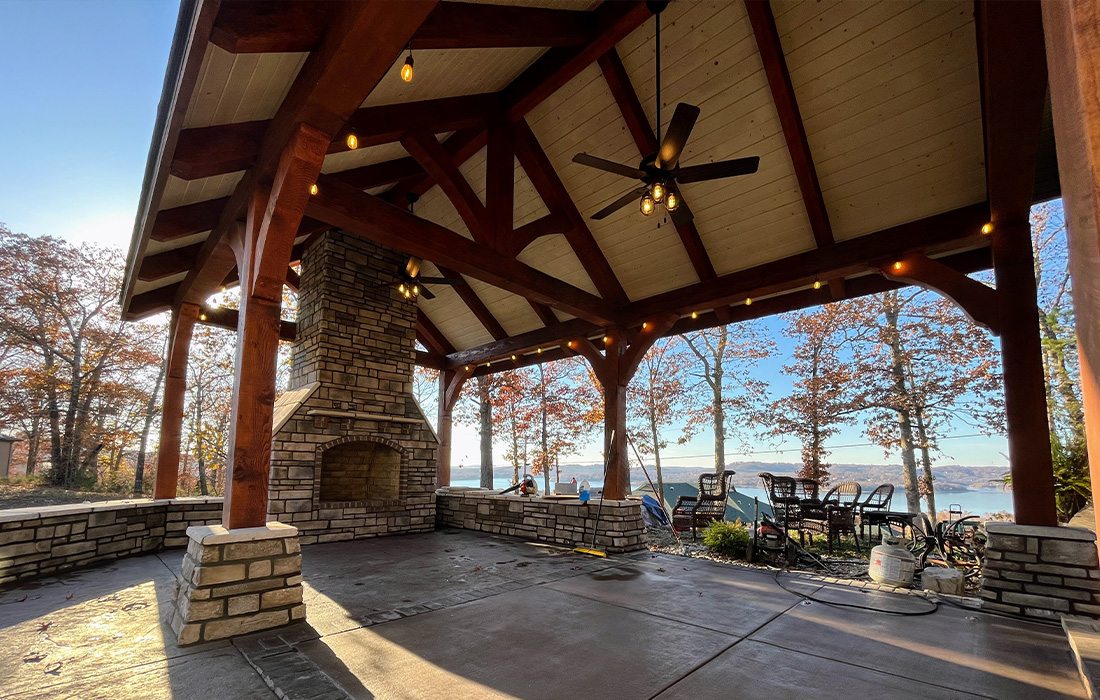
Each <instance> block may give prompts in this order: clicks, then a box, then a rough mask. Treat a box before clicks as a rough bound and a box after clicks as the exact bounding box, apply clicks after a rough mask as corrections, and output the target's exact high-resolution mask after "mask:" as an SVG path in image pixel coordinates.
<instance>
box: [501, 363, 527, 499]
mask: <svg viewBox="0 0 1100 700" xmlns="http://www.w3.org/2000/svg"><path fill="white" fill-rule="evenodd" d="M497 377H498V380H497V383H496V387H495V389H496V393H495V397H496V400H495V401H494V408H495V410H494V411H493V425H494V428H495V429H496V433H497V434H499V435H501V436H502V437H503V438H504V441H505V442H504V444H505V450H504V456H505V458H506V459H507V460H508V462H509V463H510V464H511V465H512V483H513V484H515V483H519V479H520V476H521V475H522V474H523V473H525V472H527V470H528V468H529V467H530V458H529V453H528V445H529V443H530V442H531V441H532V438H533V437H534V435H533V426H532V425H531V419H532V417H533V416H534V411H533V403H534V397H533V393H532V389H533V387H534V383H535V382H534V378H533V377H532V370H531V369H530V368H526V367H525V368H519V369H513V370H508V371H507V372H501V373H500V374H498V375H497Z"/></svg>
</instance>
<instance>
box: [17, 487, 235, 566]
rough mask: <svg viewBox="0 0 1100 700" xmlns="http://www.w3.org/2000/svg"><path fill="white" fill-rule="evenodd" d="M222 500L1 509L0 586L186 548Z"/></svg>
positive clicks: (215, 517) (218, 512) (214, 518)
mask: <svg viewBox="0 0 1100 700" xmlns="http://www.w3.org/2000/svg"><path fill="white" fill-rule="evenodd" d="M221 516H222V499H221V498H174V499H170V500H158V501H152V500H144V499H142V500H137V499H135V500H127V501H105V502H102V503H81V504H75V505H61V506H40V507H34V508H14V509H9V510H0V585H3V584H6V583H13V582H16V581H23V580H25V579H30V578H35V577H37V576H44V575H46V574H53V573H58V572H61V571H66V570H68V569H74V568H77V567H82V566H88V565H90V564H98V563H100V562H104V561H110V560H112V559H120V558H122V557H130V556H134V555H137V554H147V553H149V552H157V551H160V550H162V549H169V548H172V547H183V546H185V545H186V544H187V542H188V539H187V534H186V530H187V528H188V527H190V526H192V525H205V524H208V523H217V522H220V521H221Z"/></svg>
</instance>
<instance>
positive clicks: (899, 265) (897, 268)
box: [894, 260, 902, 270]
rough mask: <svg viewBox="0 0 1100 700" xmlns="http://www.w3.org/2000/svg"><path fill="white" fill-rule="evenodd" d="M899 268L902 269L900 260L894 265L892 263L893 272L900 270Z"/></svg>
mask: <svg viewBox="0 0 1100 700" xmlns="http://www.w3.org/2000/svg"><path fill="white" fill-rule="evenodd" d="M901 268H902V264H901V261H900V260H898V261H897V262H896V263H894V269H895V270H901Z"/></svg>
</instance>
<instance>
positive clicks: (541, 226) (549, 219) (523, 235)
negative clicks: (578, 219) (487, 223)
mask: <svg viewBox="0 0 1100 700" xmlns="http://www.w3.org/2000/svg"><path fill="white" fill-rule="evenodd" d="M569 227H570V223H569V219H567V218H566V217H565V216H564V215H562V214H557V213H553V212H551V213H549V214H547V215H546V216H544V217H541V218H539V219H535V220H534V221H530V222H528V223H526V224H524V225H523V226H520V227H519V228H517V229H515V230H514V231H512V233H511V235H510V236H507V237H505V239H504V241H503V248H504V250H505V251H507V252H508V254H509V255H511V256H512V257H515V256H517V255H519V254H520V253H522V252H523V249H524V248H526V247H527V246H529V245H531V244H532V243H534V242H535V240H537V239H539V238H542V237H543V236H550V235H553V234H555V233H565V232H566V231H568V230H569Z"/></svg>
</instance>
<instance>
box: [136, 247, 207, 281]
mask: <svg viewBox="0 0 1100 700" xmlns="http://www.w3.org/2000/svg"><path fill="white" fill-rule="evenodd" d="M201 248H202V243H194V244H192V245H188V246H183V247H182V248H176V249H174V250H166V251H164V252H163V253H154V254H153V255H146V256H145V258H144V259H143V260H142V261H141V267H139V268H138V273H137V277H138V279H139V280H142V281H143V282H149V281H153V280H159V279H162V278H164V277H171V276H172V275H178V274H179V273H181V272H187V271H188V270H190V269H191V267H192V266H193V265H194V264H195V258H196V257H198V254H199V250H200V249H201Z"/></svg>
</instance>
